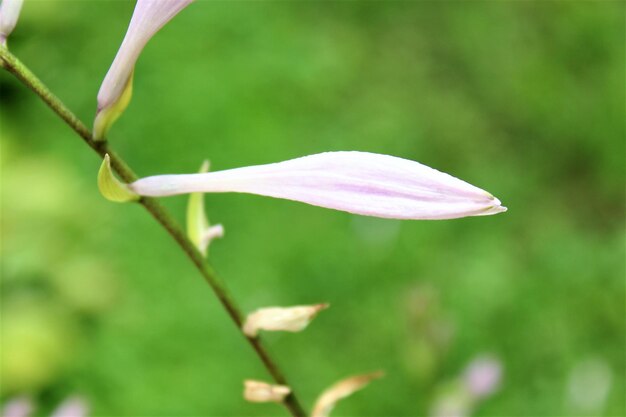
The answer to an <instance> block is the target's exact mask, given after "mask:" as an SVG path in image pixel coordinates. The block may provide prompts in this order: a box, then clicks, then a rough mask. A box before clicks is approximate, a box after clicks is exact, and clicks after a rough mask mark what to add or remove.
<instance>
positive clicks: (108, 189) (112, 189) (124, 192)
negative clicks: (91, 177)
mask: <svg viewBox="0 0 626 417" xmlns="http://www.w3.org/2000/svg"><path fill="white" fill-rule="evenodd" d="M98 189H99V190H100V194H102V196H103V197H104V198H106V199H107V200H109V201H114V202H116V203H126V202H129V201H137V200H139V195H138V194H135V193H134V192H133V191H131V189H130V188H128V185H126V184H124V183H123V182H121V181H120V180H118V179H117V178H115V176H114V175H113V171H112V170H111V158H109V155H108V154H106V155H104V160H103V161H102V165H100V171H98Z"/></svg>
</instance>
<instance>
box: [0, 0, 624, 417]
mask: <svg viewBox="0 0 626 417" xmlns="http://www.w3.org/2000/svg"><path fill="white" fill-rule="evenodd" d="M68 5H69V3H68V2H66V1H64V0H55V1H52V0H51V1H46V2H26V3H25V5H24V9H23V16H22V19H21V21H20V23H19V24H18V27H17V28H16V30H15V32H14V33H13V35H12V37H11V42H10V46H11V50H12V51H13V52H14V53H15V54H16V55H18V56H19V57H20V58H21V59H22V60H23V61H24V62H25V63H26V64H28V65H29V66H30V67H31V68H32V69H33V71H35V72H36V73H37V74H39V75H40V77H41V78H42V80H43V81H44V82H46V83H47V84H48V86H49V87H50V88H51V89H52V90H53V91H55V92H56V93H57V95H58V96H59V97H60V98H62V99H63V100H64V101H65V102H66V103H67V104H68V105H69V106H70V107H71V108H73V109H75V110H76V112H77V114H78V115H79V116H80V117H81V118H82V119H84V120H86V121H91V120H92V119H93V116H94V114H95V107H96V94H97V91H98V88H99V85H100V82H101V81H102V79H103V77H104V74H105V73H106V70H107V68H108V66H109V65H110V63H111V62H112V60H113V57H114V55H115V52H116V50H117V48H118V46H119V44H120V42H121V39H122V37H123V35H124V31H125V29H126V25H127V23H128V20H129V18H130V15H131V12H132V5H131V4H127V3H126V2H123V3H122V2H72V3H71V7H68ZM624 39H625V28H624V19H623V4H621V3H619V2H582V1H570V2H503V3H498V2H325V3H323V4H319V3H316V2H294V3H290V2H197V3H195V4H192V5H191V6H190V7H189V8H188V10H185V11H183V12H182V13H181V14H180V15H179V16H177V17H176V18H175V19H174V20H173V21H172V23H170V24H169V25H168V26H166V27H165V28H164V29H163V30H162V31H161V33H159V34H158V35H157V36H156V37H155V38H154V39H153V40H152V41H151V42H150V44H149V45H148V46H147V47H146V49H145V51H144V53H143V55H142V56H141V58H140V59H139V61H138V64H137V67H136V71H135V81H134V97H133V101H132V103H131V104H130V106H129V107H128V109H127V111H126V112H125V115H124V117H122V118H120V120H119V121H118V122H117V123H116V124H115V126H114V127H113V128H112V129H111V131H110V133H109V139H110V140H111V142H112V143H113V145H114V147H115V148H116V149H117V150H118V151H119V152H120V154H121V155H124V157H125V159H126V160H128V161H129V163H131V165H132V166H133V168H134V169H135V170H136V171H137V172H138V174H139V175H141V176H145V175H151V174H156V173H176V172H193V171H194V170H195V169H196V167H197V166H198V164H199V163H200V162H201V161H202V160H203V159H205V158H209V159H210V160H211V162H212V167H213V170H221V169H226V168H233V167H238V166H244V165H248V164H261V163H268V162H275V161H280V160H285V159H289V158H292V157H296V156H301V155H304V154H309V153H316V152H320V151H325V150H362V151H373V152H379V153H387V154H393V155H397V156H401V157H404V158H409V159H414V160H417V161H420V162H422V163H425V164H427V165H429V166H432V167H435V168H438V169H441V170H443V171H445V172H449V173H451V174H453V175H455V176H458V177H460V178H463V179H465V180H467V181H469V182H470V183H473V184H476V185H477V186H479V187H482V188H485V189H487V190H489V191H490V192H492V193H494V195H496V196H497V197H498V198H500V199H501V200H502V202H503V204H504V205H506V206H507V207H508V208H509V211H508V212H507V213H505V214H501V215H498V216H494V217H487V218H468V219H462V220H454V221H438V222H396V221H387V220H379V219H370V218H359V217H355V216H351V215H348V214H345V213H339V212H334V211H329V210H323V209H319V208H315V207H310V206H306V205H302V204H297V203H291V202H287V201H279V200H272V199H266V198H262V197H255V196H248V195H210V196H207V200H206V201H207V204H206V208H207V210H208V212H209V215H210V217H211V219H215V220H216V221H219V222H220V223H222V224H224V226H225V227H226V229H227V230H228V236H227V238H226V239H223V240H219V241H216V242H215V243H214V244H213V246H212V247H211V258H212V260H213V262H214V263H215V265H216V268H217V269H218V270H219V271H220V273H221V275H222V276H224V277H225V279H226V280H227V284H228V286H229V287H230V288H231V290H232V292H233V293H234V294H235V295H236V297H237V298H238V299H239V300H241V303H242V304H243V307H244V308H245V309H246V310H253V309H256V308H258V307H262V306H267V305H295V304H313V303H317V302H330V303H331V304H332V306H333V308H332V309H329V310H328V311H327V312H325V314H323V315H320V317H319V318H318V319H316V322H315V325H314V326H311V327H310V328H309V329H307V330H306V331H305V332H302V333H299V334H295V335H292V334H285V335H283V334H268V335H267V337H266V338H265V339H266V340H267V342H268V344H269V346H270V348H271V350H272V351H273V352H274V353H275V354H276V356H277V357H279V358H280V361H281V363H282V364H283V366H284V368H285V369H286V372H287V374H288V376H289V377H290V378H291V379H292V380H293V381H294V384H295V389H296V390H298V391H299V393H300V395H301V396H303V397H304V399H305V401H306V402H307V403H308V404H307V405H309V406H310V405H311V404H312V403H313V400H314V398H315V397H316V396H317V395H318V394H319V393H320V392H321V391H322V390H323V389H324V388H325V387H327V386H328V385H330V384H331V383H333V382H335V381H337V380H338V379H340V378H342V377H344V376H346V375H351V374H357V373H362V372H367V371H370V370H374V369H384V370H385V371H386V375H387V376H386V377H385V378H384V379H382V380H381V381H379V382H378V383H377V384H374V385H372V386H371V387H369V388H368V389H367V390H366V391H364V392H362V393H360V394H356V395H355V396H354V397H352V398H351V399H349V400H346V401H344V402H342V403H341V404H339V406H338V407H337V410H336V415H363V416H366V415H370V416H374V415H377V416H378V415H394V416H409V415H424V414H427V412H428V409H429V407H430V406H431V404H432V401H433V398H434V396H435V395H436V393H437V392H439V391H440V387H442V386H444V387H446V386H448V385H447V384H449V383H450V381H453V380H454V379H455V378H456V377H457V376H458V375H459V374H460V373H461V372H462V370H463V368H464V366H465V365H466V364H467V363H468V362H469V361H470V360H471V359H472V358H473V357H475V356H476V355H478V354H481V353H484V352H487V353H491V354H494V355H497V356H498V357H499V358H500V359H501V360H502V362H503V367H504V379H503V384H502V388H501V390H500V392H499V393H497V394H496V395H495V396H494V397H493V398H491V399H489V400H487V401H485V402H484V403H482V405H481V406H480V408H478V409H477V410H476V414H477V415H484V416H488V415H499V416H502V415H537V416H549V415H571V414H576V413H577V412H578V411H577V410H575V409H571V405H569V404H570V401H569V400H568V384H569V380H570V376H571V374H572V371H573V369H575V367H576V366H577V365H578V364H579V363H581V362H583V361H586V360H588V359H590V358H591V359H599V360H601V361H603V362H604V363H606V364H607V366H608V367H609V369H610V371H611V374H612V387H611V390H610V392H609V396H608V399H607V403H606V405H605V407H603V409H602V410H600V411H599V412H598V413H597V414H602V415H612V416H613V415H623V414H624V413H626V410H625V409H624V403H625V401H624V392H625V388H626V387H625V383H626V382H625V378H624V375H626V363H625V362H624V349H625V348H626V346H625V344H624V343H625V342H624V340H625V337H624V329H625V328H626V323H625V317H626V314H625V313H626V311H625V301H626V300H625V293H624V276H625V273H626V271H625V265H624V249H625V248H624V239H623V231H624V217H623V216H624V188H623V184H624V177H625V175H624V174H625V172H624V160H623V157H624V151H625V149H624V137H625V134H626V132H625V131H624V123H623V117H624V112H625V108H624V101H625V100H624V91H626V89H625V85H624V71H625V67H624V62H625V57H624ZM0 87H1V88H2V107H1V109H0V111H1V113H0V122H2V129H1V132H0V133H1V134H2V200H1V201H2V242H3V244H2V252H1V260H2V261H1V262H2V301H3V302H2V318H3V320H2V340H3V342H2V343H3V349H2V355H3V356H2V358H1V360H2V380H3V384H2V396H3V399H6V398H8V397H10V396H11V395H14V394H16V393H18V392H23V391H30V392H32V393H33V394H34V395H35V396H36V397H37V398H38V399H39V400H40V402H41V404H43V408H41V409H40V410H39V411H40V412H41V413H43V412H44V411H46V410H47V409H50V408H51V407H52V406H53V405H55V404H57V403H58V400H59V399H60V398H63V397H65V396H67V395H69V394H72V393H79V394H82V395H84V396H85V397H87V398H88V400H89V401H90V403H91V405H92V407H93V415H98V416H101V415H120V416H121V415H146V416H147V415H163V416H165V415H167V416H173V415H203V416H209V415H210V416H215V415H223V416H239V415H246V416H254V415H276V414H277V413H278V412H279V411H280V412H282V410H279V409H278V408H277V407H276V406H273V405H258V404H247V403H244V402H243V400H242V399H241V391H242V381H243V379H244V378H257V379H266V378H267V375H266V374H265V372H264V370H263V369H262V367H261V365H260V364H259V363H258V361H257V358H256V357H255V356H254V355H253V353H252V352H251V350H250V348H249V347H248V346H247V345H246V344H245V343H244V341H243V340H242V338H241V336H240V335H239V334H238V333H237V331H236V329H234V328H233V326H232V324H231V322H230V321H229V320H228V319H227V316H226V314H224V312H223V311H222V309H221V307H220V305H219V303H218V302H217V300H216V299H215V297H214V296H213V294H212V293H211V291H210V289H209V288H208V287H207V286H206V284H205V282H204V281H203V280H202V279H201V278H200V277H199V276H198V274H197V272H196V271H195V270H194V269H193V267H192V266H191V265H190V264H189V262H188V260H187V259H186V258H185V257H184V256H183V255H182V254H181V253H179V251H178V249H177V248H176V247H175V245H174V244H173V243H172V242H171V241H170V240H169V238H168V237H167V235H166V234H165V233H164V232H163V231H162V230H161V229H159V228H158V226H157V225H156V223H155V222H154V221H153V220H152V219H150V218H149V217H148V216H146V215H145V213H143V212H142V211H141V210H139V209H138V208H137V207H135V206H134V205H129V204H127V205H113V204H110V203H108V202H106V201H104V200H103V199H102V198H101V196H100V195H99V192H98V189H97V186H96V174H97V172H98V166H99V164H100V162H101V161H98V160H97V159H96V158H94V155H93V154H92V153H91V152H89V151H88V150H87V149H86V148H85V147H84V145H83V144H81V143H80V142H79V140H77V138H76V137H75V136H74V135H73V134H72V132H71V131H70V130H69V129H68V128H67V127H66V126H65V125H63V124H62V123H61V122H60V121H59V120H58V119H57V118H56V117H55V115H54V114H52V113H51V112H50V111H49V110H48V109H47V108H45V107H43V106H42V105H41V103H40V102H39V101H38V100H37V98H36V97H34V96H32V95H31V94H29V92H28V91H26V90H25V89H24V88H23V87H22V86H21V85H19V84H18V83H17V82H16V81H15V80H13V79H12V78H11V77H10V76H9V75H7V74H4V73H2V74H0ZM165 203H166V204H167V205H168V206H169V207H171V208H172V209H173V210H174V211H175V212H176V213H178V215H179V219H180V220H181V221H182V220H184V214H185V207H186V198H185V197H172V198H169V199H166V200H165ZM424 306H425V307H424ZM424 309H425V310H424ZM423 310H424V311H425V312H424V311H423ZM42 329H43V330H42ZM16 334H17V336H15V335H16ZM15 337H22V338H25V339H19V340H27V341H28V340H30V341H32V343H30V344H29V345H28V346H29V348H28V349H24V350H19V352H18V353H19V355H21V357H23V356H24V355H31V356H32V358H36V359H37V360H35V359H33V360H32V361H27V360H24V359H23V358H20V361H21V362H20V361H18V362H15V361H14V360H13V359H11V357H9V358H7V357H6V356H4V355H6V352H7V350H8V348H6V347H5V343H6V346H8V347H9V348H10V347H11V346H15V345H14V343H16V342H14V341H15V340H17V339H15ZM20 346H23V344H20ZM16 355H17V354H16ZM42 358H46V359H45V360H44V359H42ZM20 363H22V364H28V365H29V366H28V367H26V368H28V369H26V368H20V367H18V366H17V365H16V364H18V365H19V364H20ZM7 369H8V370H7ZM15 369H18V370H15ZM24 369H26V370H24ZM8 372H15V374H11V373H8ZM13 375H18V376H19V378H17V379H14V378H13V377H12V376H13ZM9 377H11V378H10V379H9ZM5 381H11V383H7V382H5ZM42 415H43V414H42Z"/></svg>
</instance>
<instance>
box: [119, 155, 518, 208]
mask: <svg viewBox="0 0 626 417" xmlns="http://www.w3.org/2000/svg"><path fill="white" fill-rule="evenodd" d="M131 188H132V189H133V190H134V191H135V192H137V193H138V194H140V195H145V196H168V195H176V194H185V193H191V192H240V193H250V194H259V195H264V196H268V197H276V198H283V199H287V200H295V201H300V202H303V203H308V204H312V205H315V206H320V207H326V208H331V209H336V210H342V211H347V212H350V213H355V214H361V215H367V216H376V217H386V218H396V219H451V218H458V217H466V216H480V215H487V214H496V213H500V212H503V211H506V208H505V207H502V206H501V205H500V201H499V200H498V199H497V198H495V197H493V196H492V195H491V194H489V193H488V192H486V191H483V190H481V189H480V188H477V187H474V186H473V185H470V184H468V183H466V182H465V181H461V180H459V179H457V178H454V177H452V176H451V175H448V174H445V173H442V172H440V171H437V170H435V169H432V168H429V167H427V166H425V165H422V164H420V163H418V162H414V161H409V160H406V159H402V158H397V157H393V156H389V155H380V154H374V153H367V152H327V153H321V154H316V155H310V156H305V157H302V158H297V159H292V160H289V161H284V162H279V163H275V164H268V165H258V166H251V167H245V168H237V169H231V170H226V171H217V172H212V173H206V174H184V175H159V176H154V177H147V178H143V179H140V180H138V181H136V182H134V183H133V184H131Z"/></svg>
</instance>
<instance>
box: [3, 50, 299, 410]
mask: <svg viewBox="0 0 626 417" xmlns="http://www.w3.org/2000/svg"><path fill="white" fill-rule="evenodd" d="M0 63H1V64H2V67H4V68H5V69H6V70H7V71H9V72H10V73H11V74H13V75H14V76H15V77H16V78H17V79H18V80H20V81H21V82H22V84H24V85H25V86H26V87H28V88H30V89H31V90H32V91H33V92H34V93H35V94H37V95H38V96H39V98H41V99H42V100H43V102H44V103H46V104H47V105H48V107H50V108H51V109H52V110H53V111H54V112H55V113H56V114H57V115H58V116H59V117H60V118H61V119H63V121H64V122H65V123H66V124H67V125H68V126H69V127H71V128H72V130H74V132H76V133H77V134H78V136H80V138H81V139H82V140H83V141H84V142H85V143H86V144H87V145H88V146H89V147H90V148H91V149H93V150H94V151H95V152H97V153H98V155H100V156H101V157H104V155H105V154H109V156H110V158H111V166H112V167H113V170H114V171H115V172H116V173H117V174H118V175H119V176H120V178H121V179H122V180H124V181H125V182H127V183H129V182H132V181H134V180H135V179H136V178H137V176H136V175H135V173H134V172H133V170H132V169H131V168H130V167H129V166H128V165H127V164H126V162H124V160H123V159H122V158H121V157H119V156H118V155H117V154H116V153H115V152H114V151H113V150H112V149H111V148H110V147H109V145H108V143H107V142H106V141H99V142H96V141H94V140H93V139H92V135H91V132H90V131H89V129H88V128H87V127H86V126H85V124H84V123H83V122H81V121H80V119H78V117H76V116H75V115H74V113H72V111H71V110H70V109H68V108H67V106H66V105H65V104H63V102H62V101H61V100H59V98H58V97H56V96H55V95H54V94H53V93H52V92H51V91H50V90H49V89H48V87H46V86H45V84H44V83H43V82H41V80H40V79H39V78H37V76H36V75H35V74H33V72H32V71H31V70H30V69H28V67H26V66H25V65H24V64H23V63H22V62H21V61H20V60H19V59H17V58H16V57H15V56H14V55H13V54H11V52H9V50H8V49H7V48H6V47H3V46H0ZM139 204H141V205H142V206H143V207H144V208H145V209H146V210H147V211H148V212H149V213H150V214H151V215H152V217H154V218H155V219H156V221H157V222H159V224H160V225H161V226H163V228H164V229H165V230H167V232H168V233H169V234H170V236H171V237H172V238H174V240H175V241H176V243H177V244H178V246H180V248H181V249H182V250H183V251H184V252H185V254H186V255H187V257H189V259H190V260H191V261H192V262H193V264H194V265H195V267H196V269H197V270H198V271H199V272H200V274H201V275H202V277H203V278H204V280H205V281H206V282H207V283H208V284H209V286H210V287H211V288H212V289H213V292H214V293H215V295H216V296H217V298H218V299H219V301H220V303H222V306H224V308H225V309H226V312H227V313H228V315H229V316H230V318H231V319H232V320H233V322H234V323H235V325H236V326H237V328H238V329H239V331H240V332H241V334H242V335H243V336H244V337H245V338H246V340H247V341H248V342H249V343H250V345H251V346H252V348H253V349H254V351H255V352H256V354H257V356H258V357H259V358H260V359H261V361H262V362H263V365H264V366H265V368H267V370H268V372H269V373H270V375H271V376H272V378H274V381H276V383H278V384H280V385H287V386H289V387H291V388H292V393H291V394H290V395H289V396H288V397H287V398H286V399H285V406H286V407H287V409H288V410H289V412H290V413H291V415H292V416H294V417H305V415H306V413H305V412H304V410H303V408H302V406H301V405H300V403H299V401H298V399H297V397H296V395H295V394H294V393H293V386H292V385H291V384H289V383H288V382H287V379H286V378H285V376H284V374H283V373H282V372H281V370H280V369H279V368H278V365H277V364H276V361H274V359H272V357H271V356H270V354H269V353H268V351H267V349H266V348H265V347H264V345H263V344H262V343H261V339H260V338H258V337H248V336H246V335H245V334H244V333H243V332H242V331H241V328H242V325H243V315H242V313H241V310H240V309H239V307H238V306H237V304H236V303H235V301H234V300H233V298H232V297H231V295H230V294H229V292H228V290H227V289H226V286H225V285H224V283H223V281H222V280H221V279H220V278H219V277H218V275H217V274H216V273H215V270H214V269H213V267H212V266H211V265H210V264H209V263H208V261H207V260H206V259H205V258H204V257H203V256H202V254H200V252H199V251H198V249H197V248H196V247H195V245H194V244H193V243H192V242H191V241H190V240H189V239H188V238H187V236H186V234H185V233H184V232H183V229H182V228H181V227H180V225H179V224H178V223H177V222H176V221H175V220H174V217H173V216H172V215H171V214H170V213H169V212H168V211H167V209H166V208H165V207H164V206H163V205H162V204H161V203H159V201H158V200H156V199H154V198H148V197H142V198H141V199H140V200H139Z"/></svg>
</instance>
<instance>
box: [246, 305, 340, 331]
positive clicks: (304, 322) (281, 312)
mask: <svg viewBox="0 0 626 417" xmlns="http://www.w3.org/2000/svg"><path fill="white" fill-rule="evenodd" d="M326 308H328V304H316V305H311V306H296V307H266V308H260V309H258V310H256V311H254V312H252V313H250V314H249V315H248V317H247V318H246V322H245V323H244V325H243V332H244V334H245V335H246V336H251V337H254V336H256V335H257V334H258V333H259V330H268V331H285V332H299V331H301V330H304V329H305V328H306V326H308V325H309V323H310V322H311V320H313V319H314V318H315V316H317V314H318V313H319V312H320V311H322V310H324V309H326Z"/></svg>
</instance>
